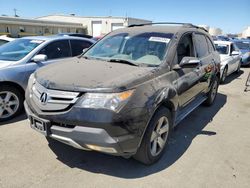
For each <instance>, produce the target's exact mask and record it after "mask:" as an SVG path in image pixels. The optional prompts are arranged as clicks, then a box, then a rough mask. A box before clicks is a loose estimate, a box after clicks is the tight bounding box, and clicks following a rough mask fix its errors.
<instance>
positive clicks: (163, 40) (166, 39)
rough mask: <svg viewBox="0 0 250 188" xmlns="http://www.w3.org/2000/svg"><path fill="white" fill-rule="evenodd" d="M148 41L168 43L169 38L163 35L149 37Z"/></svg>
mask: <svg viewBox="0 0 250 188" xmlns="http://www.w3.org/2000/svg"><path fill="white" fill-rule="evenodd" d="M149 41H153V42H163V43H169V41H170V39H169V38H163V37H150V38H149Z"/></svg>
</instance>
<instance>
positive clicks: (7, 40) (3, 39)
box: [0, 35, 15, 46]
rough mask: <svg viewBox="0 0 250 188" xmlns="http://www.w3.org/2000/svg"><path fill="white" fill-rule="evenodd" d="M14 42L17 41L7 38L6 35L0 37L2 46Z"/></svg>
mask: <svg viewBox="0 0 250 188" xmlns="http://www.w3.org/2000/svg"><path fill="white" fill-rule="evenodd" d="M13 40H15V39H14V38H10V37H7V36H6V35H2V36H0V46H1V45H3V44H5V43H7V42H10V41H13Z"/></svg>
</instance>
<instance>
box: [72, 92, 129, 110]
mask: <svg viewBox="0 0 250 188" xmlns="http://www.w3.org/2000/svg"><path fill="white" fill-rule="evenodd" d="M132 94H133V90H129V91H125V92H122V93H86V94H85V95H84V96H83V97H82V99H81V100H80V101H79V102H78V103H77V106H79V107H81V108H94V109H100V108H101V109H109V110H112V111H115V112H118V111H119V110H120V109H121V108H122V107H123V106H124V105H125V104H126V103H127V101H128V100H129V98H130V97H131V95H132Z"/></svg>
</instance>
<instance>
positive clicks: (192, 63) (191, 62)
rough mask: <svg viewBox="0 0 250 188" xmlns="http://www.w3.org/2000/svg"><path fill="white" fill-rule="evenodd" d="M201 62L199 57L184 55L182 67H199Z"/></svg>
mask: <svg viewBox="0 0 250 188" xmlns="http://www.w3.org/2000/svg"><path fill="white" fill-rule="evenodd" d="M200 64H201V61H200V60H199V59H195V58H193V57H184V58H183V59H182V60H181V62H180V64H179V65H180V67H186V66H187V67H197V66H198V65H200Z"/></svg>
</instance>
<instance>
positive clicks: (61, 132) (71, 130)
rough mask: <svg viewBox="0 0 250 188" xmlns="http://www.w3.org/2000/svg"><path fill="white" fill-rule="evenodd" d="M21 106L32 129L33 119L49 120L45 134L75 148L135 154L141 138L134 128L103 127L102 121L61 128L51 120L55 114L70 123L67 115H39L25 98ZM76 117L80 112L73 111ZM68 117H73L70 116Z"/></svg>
mask: <svg viewBox="0 0 250 188" xmlns="http://www.w3.org/2000/svg"><path fill="white" fill-rule="evenodd" d="M24 107H25V111H26V113H27V115H28V118H29V121H30V124H31V127H32V128H34V124H33V119H34V118H36V119H41V120H42V121H44V122H45V121H46V122H49V123H48V124H47V125H46V126H47V134H46V136H49V137H51V138H53V139H55V140H58V141H60V142H63V143H65V144H68V145H70V146H73V147H75V148H79V149H83V150H95V151H100V152H104V153H109V154H112V155H118V156H128V155H133V154H134V153H136V151H137V148H138V146H139V143H140V140H141V136H140V135H141V134H139V133H138V134H137V131H131V130H130V131H129V130H127V129H126V128H122V127H121V126H115V128H113V129H111V128H110V127H113V125H112V123H110V124H107V123H106V126H105V124H103V123H101V122H99V123H97V122H95V123H94V124H95V126H94V127H93V126H91V125H90V123H86V122H85V123H86V125H87V126H83V124H84V123H83V122H82V123H80V122H79V121H75V122H76V124H75V125H74V126H72V127H67V126H66V127H64V126H61V125H59V124H58V123H56V122H55V121H54V120H55V117H56V116H57V118H58V119H59V120H60V119H61V120H62V121H63V119H64V120H65V122H68V123H71V124H72V121H73V120H70V119H69V118H68V119H67V118H66V117H67V115H65V114H61V115H60V114H58V115H55V114H54V115H51V116H47V117H46V116H45V115H42V116H41V115H39V116H38V115H36V114H35V113H34V112H33V111H32V109H31V108H30V107H29V105H28V104H27V102H26V101H25V102H24ZM68 113H69V112H67V113H66V114H68ZM77 116H79V114H78V115H77V114H75V116H74V117H77ZM68 117H71V118H72V117H73V116H68ZM141 123H142V122H141ZM100 127H105V128H100ZM109 128H110V129H109ZM124 130H126V131H124ZM119 132H120V133H121V135H118V134H117V133H119ZM139 132H140V131H139ZM115 134H116V135H115Z"/></svg>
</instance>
